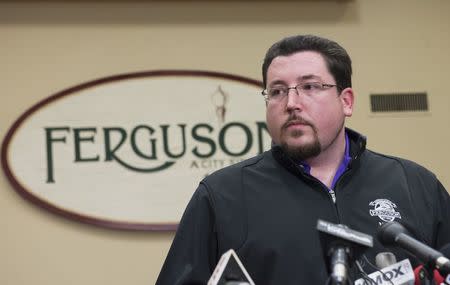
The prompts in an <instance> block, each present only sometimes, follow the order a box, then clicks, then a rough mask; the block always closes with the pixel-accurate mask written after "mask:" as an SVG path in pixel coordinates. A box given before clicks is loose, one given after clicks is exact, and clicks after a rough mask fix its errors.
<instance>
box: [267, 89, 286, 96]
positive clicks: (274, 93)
mask: <svg viewBox="0 0 450 285" xmlns="http://www.w3.org/2000/svg"><path fill="white" fill-rule="evenodd" d="M269 95H270V96H272V97H276V96H279V95H283V89H282V88H272V89H270V93H269Z"/></svg>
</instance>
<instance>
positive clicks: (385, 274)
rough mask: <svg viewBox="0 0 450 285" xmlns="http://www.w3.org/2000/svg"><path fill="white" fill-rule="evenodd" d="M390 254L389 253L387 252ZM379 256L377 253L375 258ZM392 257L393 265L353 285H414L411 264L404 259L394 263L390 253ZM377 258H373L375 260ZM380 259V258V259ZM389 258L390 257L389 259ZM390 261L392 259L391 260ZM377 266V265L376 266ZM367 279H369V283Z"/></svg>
mask: <svg viewBox="0 0 450 285" xmlns="http://www.w3.org/2000/svg"><path fill="white" fill-rule="evenodd" d="M388 253H390V252H388ZM380 254H384V253H379V254H378V255H377V257H378V256H379V255H380ZM390 254H391V255H392V256H393V257H394V263H393V264H390V265H388V266H386V267H384V268H382V269H380V270H378V271H375V272H372V273H371V274H369V275H367V277H365V278H360V279H358V280H356V281H355V285H368V284H376V285H414V280H415V277H414V271H413V268H412V266H411V262H409V260H408V259H404V260H402V261H400V262H395V256H394V254H392V253H390ZM377 257H375V258H376V259H377ZM381 258H382V257H381ZM390 258H391V257H390ZM391 261H392V259H391ZM377 266H378V264H377ZM368 279H371V280H370V281H369V280H368Z"/></svg>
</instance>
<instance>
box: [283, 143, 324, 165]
mask: <svg viewBox="0 0 450 285" xmlns="http://www.w3.org/2000/svg"><path fill="white" fill-rule="evenodd" d="M280 146H281V148H282V149H283V150H284V151H285V152H286V154H287V155H288V156H289V157H290V158H292V159H293V160H294V161H304V160H307V159H309V158H312V157H315V156H317V155H319V154H320V152H321V146H320V144H319V142H318V141H317V140H313V141H310V142H305V141H300V140H295V141H294V142H293V141H284V142H281V144H280Z"/></svg>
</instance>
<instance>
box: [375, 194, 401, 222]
mask: <svg viewBox="0 0 450 285" xmlns="http://www.w3.org/2000/svg"><path fill="white" fill-rule="evenodd" d="M369 206H373V210H370V211H369V213H370V215H371V216H372V217H375V216H378V218H380V219H381V220H382V221H384V222H392V221H394V220H395V218H398V219H401V218H402V216H401V215H400V213H399V212H396V211H395V208H397V205H395V203H393V202H391V201H389V200H387V199H377V200H375V201H372V202H370V203H369Z"/></svg>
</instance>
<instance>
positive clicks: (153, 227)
mask: <svg viewBox="0 0 450 285" xmlns="http://www.w3.org/2000/svg"><path fill="white" fill-rule="evenodd" d="M156 76H187V77H192V76H193V77H212V78H221V79H228V80H231V81H237V82H241V83H244V84H249V85H254V86H258V87H261V89H262V82H261V81H259V80H255V79H251V78H247V77H244V76H239V75H233V74H229V73H223V72H216V71H206V70H188V69H180V70H176V69H167V70H164V69H161V70H150V71H141V72H132V73H124V74H118V75H112V76H107V77H102V78H99V79H94V80H91V81H88V82H85V83H81V84H79V85H76V86H73V87H69V88H67V89H64V90H62V91H60V92H57V93H55V94H53V95H50V96H48V97H46V98H44V99H42V100H41V101H39V102H38V103H36V104H34V105H32V106H31V107H30V108H28V109H27V110H26V111H25V112H24V113H22V115H20V117H19V118H18V119H16V121H15V122H14V123H13V124H12V126H11V127H10V128H9V129H8V131H7V133H6V135H5V137H4V139H3V142H2V146H1V156H2V158H1V164H2V169H3V172H4V173H5V175H6V178H7V179H8V180H9V183H10V184H11V185H12V187H13V188H14V190H15V191H16V192H17V193H18V194H19V195H20V196H21V197H22V198H24V199H25V200H28V201H30V202H31V203H32V204H34V205H37V206H39V207H40V208H43V209H45V210H47V211H49V212H51V213H53V214H56V215H58V216H62V217H64V218H67V219H69V220H73V221H77V222H81V223H84V224H89V225H94V226H99V227H103V228H109V229H116V230H133V231H156V232H164V231H175V230H176V229H177V227H178V223H170V222H168V223H164V222H162V223H136V222H121V221H114V220H108V219H102V218H96V217H92V216H89V215H85V214H80V213H77V212H75V211H69V210H66V209H63V208H62V207H58V206H56V205H54V204H51V203H49V202H47V201H45V200H43V199H40V198H38V197H37V196H35V195H33V194H32V193H31V192H30V191H27V189H26V188H25V187H24V186H22V185H21V184H20V182H19V181H18V180H17V179H16V177H15V175H14V173H13V172H12V171H11V168H10V166H9V163H8V150H9V146H10V143H11V139H12V137H13V135H14V134H15V132H16V131H17V130H18V129H19V127H20V126H21V125H22V124H23V123H24V121H25V120H26V119H27V118H29V117H30V116H31V115H32V114H33V113H34V112H36V111H37V110H39V109H41V108H42V107H44V106H45V105H47V104H49V103H51V102H53V101H56V100H58V99H61V98H63V97H65V96H68V95H71V94H72V93H75V92H78V91H80V90H83V89H87V88H90V87H93V86H96V85H100V84H105V83H109V82H114V81H121V80H127V79H132V78H141V77H156Z"/></svg>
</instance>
